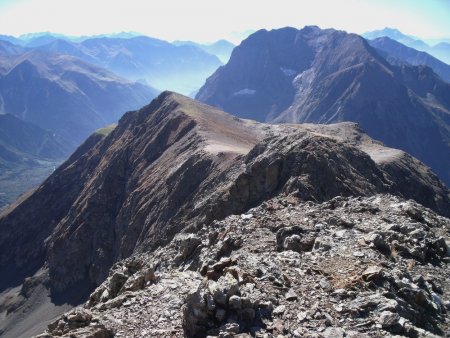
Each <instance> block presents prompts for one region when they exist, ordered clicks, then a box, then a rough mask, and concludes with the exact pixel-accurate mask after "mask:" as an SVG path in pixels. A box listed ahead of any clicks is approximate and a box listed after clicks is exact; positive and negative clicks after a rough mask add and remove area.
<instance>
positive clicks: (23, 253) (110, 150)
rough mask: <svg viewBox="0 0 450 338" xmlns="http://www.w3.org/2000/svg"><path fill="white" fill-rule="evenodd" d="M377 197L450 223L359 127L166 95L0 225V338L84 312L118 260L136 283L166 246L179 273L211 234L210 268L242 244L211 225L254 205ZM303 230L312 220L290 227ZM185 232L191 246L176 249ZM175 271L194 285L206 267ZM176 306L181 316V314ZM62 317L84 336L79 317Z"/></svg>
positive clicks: (420, 171) (434, 189)
mask: <svg viewBox="0 0 450 338" xmlns="http://www.w3.org/2000/svg"><path fill="white" fill-rule="evenodd" d="M377 193H384V194H393V195H396V196H400V197H401V198H406V199H414V200H416V201H418V202H419V203H423V204H424V205H426V206H428V207H430V208H432V209H433V210H435V211H436V212H439V213H441V214H443V215H448V214H449V210H450V201H449V196H448V194H449V191H448V189H447V188H446V187H445V186H444V185H443V184H442V183H441V182H440V181H439V180H438V179H437V177H436V176H435V175H434V174H433V173H432V172H431V171H430V170H429V169H428V168H427V167H425V166H424V165H423V164H421V163H420V162H419V161H417V160H416V159H414V158H412V157H411V156H409V155H407V154H405V153H404V152H402V151H399V150H395V149H389V148H386V147H384V146H382V145H381V144H380V143H379V142H376V141H374V140H372V139H370V138H369V137H367V136H366V135H364V133H363V132H362V131H361V130H360V129H358V128H357V126H356V125H355V124H352V123H343V124H337V125H330V126H315V125H266V124H261V123H257V122H255V121H249V120H242V119H239V118H236V117H234V116H231V115H228V114H226V113H224V112H222V111H219V110H217V109H215V108H213V107H210V106H207V105H205V104H202V103H199V102H197V101H194V100H191V99H189V98H187V97H184V96H181V95H178V94H175V93H170V92H164V93H162V94H161V95H160V96H159V97H158V98H156V99H155V100H153V101H152V102H151V103H150V104H149V105H148V106H145V107H143V108H142V109H140V110H139V111H135V112H129V113H127V114H125V115H124V116H123V117H122V118H121V119H120V121H119V123H118V125H117V126H116V127H115V128H110V129H109V130H108V132H101V133H96V134H94V135H92V136H91V137H90V138H88V139H87V140H86V142H85V143H84V144H83V145H82V146H80V148H78V150H77V151H76V152H75V153H74V154H73V155H72V156H71V157H70V158H69V159H68V160H67V161H66V162H65V163H64V164H62V165H61V166H60V167H59V168H58V169H56V171H55V172H54V173H53V174H52V175H51V176H50V177H49V178H48V179H47V180H46V181H45V182H44V183H43V184H42V185H41V186H40V187H39V188H38V189H37V190H35V191H34V192H32V193H30V194H29V195H28V196H25V197H24V198H22V199H21V200H20V201H18V202H17V203H16V204H15V205H14V206H11V207H9V208H8V209H6V210H5V211H4V212H3V213H2V214H1V216H0V249H1V250H0V272H1V274H2V276H7V278H4V279H2V281H1V282H2V284H1V286H2V288H1V289H0V290H1V291H0V294H1V297H0V309H1V310H2V312H3V313H2V318H3V320H2V322H1V327H0V330H3V332H4V337H13V336H18V335H24V336H25V335H28V336H29V335H32V334H34V333H36V332H39V331H42V330H44V328H45V323H46V322H48V320H50V319H52V318H53V317H54V316H55V315H56V314H57V313H58V312H59V313H62V312H64V311H66V310H67V307H64V306H69V305H72V306H73V305H76V304H79V303H80V302H82V301H85V300H87V295H88V294H89V292H91V291H93V290H94V288H95V287H97V286H99V285H100V284H101V283H102V282H104V281H105V279H107V278H108V275H109V271H110V268H111V267H112V266H113V265H114V263H116V262H118V261H120V260H122V259H125V258H127V257H130V261H134V262H136V265H135V266H134V268H133V267H132V265H133V263H130V264H129V265H127V266H130V271H135V272H136V271H138V270H139V269H140V268H141V267H143V266H142V265H141V263H139V262H140V261H139V258H138V257H140V255H142V254H143V253H151V252H156V251H155V250H157V249H158V248H161V247H164V246H167V245H176V246H177V247H178V248H180V250H181V251H182V253H181V254H180V255H179V257H178V254H176V253H175V254H173V255H172V258H174V259H175V261H177V262H182V261H184V260H185V259H187V258H188V257H190V256H191V254H192V253H193V249H192V245H194V246H195V245H197V246H198V244H199V242H198V239H194V238H193V237H192V236H190V235H189V233H191V234H192V233H197V232H199V231H202V229H206V228H209V227H213V228H215V229H216V230H217V231H216V235H214V234H212V233H211V236H212V237H211V242H212V243H213V242H214V243H216V240H220V241H221V243H222V244H221V249H220V250H219V251H220V252H219V254H218V255H219V256H223V255H225V256H227V255H229V254H230V253H231V252H232V251H233V250H235V249H236V248H238V247H239V246H240V245H241V244H239V243H241V242H240V240H239V237H227V233H226V232H222V228H221V227H220V226H219V225H217V223H216V222H218V221H220V220H222V219H225V218H226V217H227V216H230V215H238V214H241V213H245V212H248V211H249V209H251V208H253V207H257V206H258V205H267V208H270V205H271V204H270V202H268V203H269V204H265V201H269V200H270V199H272V198H275V199H276V198H277V197H278V198H282V196H288V195H289V196H291V198H293V199H296V200H299V201H303V202H302V203H306V204H305V205H315V204H316V203H321V202H325V201H329V200H331V199H333V198H335V197H337V196H344V197H345V196H346V197H348V196H366V197H368V196H374V195H375V194H377ZM341 198H342V197H341ZM398 208H401V207H400V206H398ZM268 210H269V209H268ZM408 210H409V209H408ZM414 210H415V209H412V208H411V210H410V211H408V212H409V213H410V214H411V215H413V216H414V217H416V219H422V218H420V217H427V218H426V219H427V220H429V222H432V219H431V216H430V217H428V216H425V214H417V213H415V211H414ZM366 211H367V212H373V213H375V214H376V213H377V211H376V210H375V209H370V208H369V206H366V208H358V209H355V210H354V212H355V213H362V212H366ZM249 212H250V213H251V212H252V211H249ZM430 212H431V211H430ZM420 215H422V216H420ZM246 217H248V216H246ZM307 217H312V219H315V216H314V217H313V215H312V214H311V215H308V216H306V214H302V215H301V216H296V217H295V219H296V220H298V221H299V222H300V221H301V220H302V219H303V220H307V219H308V218H307ZM387 217H388V216H387ZM436 217H437V216H436ZM273 221H276V219H275V218H274V219H273ZM270 222H272V221H270ZM330 222H331V221H330ZM358 222H359V221H358ZM385 222H394V223H393V224H396V223H395V221H394V220H389V219H388V218H386V219H385ZM271 224H273V225H274V227H275V228H274V231H276V230H275V229H276V228H277V227H278V225H275V224H274V223H273V222H272V223H271ZM339 224H340V223H339ZM377 224H378V223H377ZM401 224H403V222H402V223H401ZM429 224H430V225H431V223H429ZM361 226H362V225H361ZM240 228H242V229H244V228H245V226H242V227H241V226H240ZM358 229H359V226H358ZM427 229H430V226H427ZM183 232H184V233H186V234H187V237H186V238H187V240H186V241H181V242H180V239H179V238H180V237H177V236H178V235H180V234H182V233H183ZM189 236H190V237H189ZM189 238H192V241H190V239H189ZM172 240H173V241H172ZM200 242H201V241H200ZM170 243H172V244H170ZM176 243H178V244H176ZM261 244H263V243H261ZM182 247H184V248H182ZM194 249H195V247H194ZM350 255H351V254H350ZM132 257H135V258H132ZM158 257H159V258H161V259H162V260H161V261H158V262H159V263H157V264H156V260H158V259H159V258H158ZM154 258H155V265H152V266H151V269H158V271H162V270H164V269H165V267H166V262H167V263H168V264H169V262H170V261H167V260H165V259H164V257H161V256H154ZM207 262H208V260H205V264H208V263H207ZM120 264H121V263H119V265H114V269H120ZM149 264H153V263H151V262H150V261H149ZM205 269H207V267H206V266H205ZM184 270H186V271H187V270H191V272H192V274H194V275H196V276H200V275H198V273H199V271H200V270H202V267H201V266H200V265H192V266H191V268H189V269H184ZM114 271H115V270H114ZM152 271H153V272H152ZM194 271H195V272H194ZM205 272H206V270H205ZM125 273H126V274H128V272H126V271H125V270H124V272H123V274H122V275H120V274H119V275H116V276H113V274H115V272H111V275H109V276H110V278H109V281H111V283H112V284H111V285H112V286H111V289H109V291H105V290H104V289H102V290H100V291H99V292H97V296H93V298H92V299H93V301H94V302H96V299H99V298H98V297H100V298H101V299H103V300H104V301H107V300H109V299H110V298H114V297H115V296H116V295H118V292H119V290H120V289H121V287H122V286H123V285H124V283H125V281H126V279H127V278H128V277H127V276H126V275H125ZM146 281H149V282H150V281H155V276H154V270H148V271H147V273H146V274H145V276H144V275H143V277H142V278H140V279H139V280H138V281H137V282H136V285H135V286H131V287H130V289H129V290H133V289H134V290H138V289H139V288H140V286H139V285H141V286H142V285H144V284H145V282H146ZM130 283H131V280H130ZM160 286H162V285H160ZM186 287H187V285H186ZM176 288H177V287H174V289H176ZM161 292H164V293H166V294H167V293H168V289H165V288H162V289H161ZM83 297H85V298H84V299H83ZM125 297H126V296H125ZM143 301H145V300H144V299H143ZM112 302H114V301H112ZM112 302H111V303H110V305H112ZM174 304H175V303H174ZM176 304H177V305H176V307H177V309H178V310H177V311H180V308H181V305H182V303H180V302H177V303H176ZM63 305H64V306H63ZM99 306H100V305H99ZM112 306H114V305H112ZM174 306H175V305H174ZM194 312H195V311H194ZM70 318H72V319H68V320H71V321H77V322H80V326H83V325H84V324H81V322H82V321H84V319H83V318H84V316H82V317H70ZM75 318H78V319H75ZM147 321H148V322H157V321H153V320H150V321H149V320H147ZM64 325H65V324H64V323H63V324H62V327H61V328H60V329H61V330H65V328H64ZM69 326H70V325H69ZM75 326H76V327H80V326H77V325H75ZM52 327H53V326H52ZM71 327H72V328H73V327H74V326H73V325H72V326H71ZM166 327H167V326H166ZM53 329H54V330H56V327H53ZM93 329H95V327H93ZM146 334H148V335H151V333H142V334H141V335H144V336H145V335H146ZM161 335H162V336H164V334H161ZM108 337H109V336H108Z"/></svg>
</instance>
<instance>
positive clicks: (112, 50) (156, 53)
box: [38, 36, 222, 93]
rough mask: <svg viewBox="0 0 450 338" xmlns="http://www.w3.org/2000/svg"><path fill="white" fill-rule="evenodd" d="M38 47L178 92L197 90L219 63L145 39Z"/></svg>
mask: <svg viewBox="0 0 450 338" xmlns="http://www.w3.org/2000/svg"><path fill="white" fill-rule="evenodd" d="M38 48H39V49H40V50H43V51H48V52H52V53H60V54H69V55H73V56H76V57H79V58H81V59H82V60H84V61H86V62H89V63H94V64H96V65H98V66H101V67H104V68H106V69H108V70H110V71H112V72H114V73H116V74H118V75H121V76H123V77H125V78H128V79H131V80H135V81H140V82H143V83H148V84H150V85H151V86H152V87H155V88H158V89H171V90H176V91H180V92H182V93H191V92H193V91H194V90H197V89H198V88H200V86H201V85H202V84H203V83H204V81H205V79H206V78H207V77H208V76H209V75H211V74H212V73H213V72H214V71H215V70H216V69H217V67H219V66H220V65H221V64H222V63H221V62H220V60H219V59H218V58H217V57H216V56H214V55H211V54H208V53H206V52H205V51H203V50H202V49H200V48H198V47H196V46H189V45H183V46H175V45H172V44H170V43H169V42H166V41H163V40H158V39H153V38H149V37H145V36H139V37H133V38H126V39H125V38H109V37H103V38H92V39H87V40H84V41H82V42H80V43H75V42H71V41H67V40H61V39H58V40H54V41H52V42H50V43H49V44H46V45H41V46H39V47H38Z"/></svg>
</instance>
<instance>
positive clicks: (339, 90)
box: [196, 27, 450, 184]
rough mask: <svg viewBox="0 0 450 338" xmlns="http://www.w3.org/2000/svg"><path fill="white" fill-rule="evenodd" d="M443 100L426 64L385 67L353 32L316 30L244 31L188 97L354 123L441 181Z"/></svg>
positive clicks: (251, 114) (448, 175) (263, 113)
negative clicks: (240, 39)
mask: <svg viewBox="0 0 450 338" xmlns="http://www.w3.org/2000/svg"><path fill="white" fill-rule="evenodd" d="M449 97H450V84H448V83H446V82H444V81H443V80H441V79H440V78H439V77H438V76H437V75H436V74H435V73H433V71H432V70H431V69H430V68H427V67H423V66H420V67H413V66H405V65H402V66H399V67H397V66H393V65H391V64H389V63H388V62H387V61H386V60H385V59H384V58H383V57H382V56H380V55H379V54H378V53H377V52H376V51H375V50H374V49H373V48H372V47H371V46H370V45H369V44H368V43H367V42H366V40H364V39H363V38H361V37H360V36H357V35H354V34H347V33H345V32H341V31H336V30H321V29H319V28H317V27H305V28H304V29H302V30H296V29H293V28H285V29H279V30H273V31H270V32H268V31H265V30H262V31H259V32H257V33H255V34H253V35H251V36H250V37H249V38H248V39H247V40H245V41H243V42H242V43H241V45H240V46H238V47H236V48H235V49H234V51H233V54H232V56H231V59H230V61H229V62H228V64H227V65H225V66H223V67H221V68H220V69H218V70H217V72H216V73H215V74H213V75H212V76H211V77H210V78H209V79H208V80H207V82H206V83H205V85H204V86H203V87H202V88H201V89H200V91H199V93H198V94H197V96H196V98H197V99H199V100H200V101H203V102H206V103H208V104H211V105H214V106H217V107H220V108H221V109H224V110H225V111H228V112H231V113H234V114H236V115H238V116H240V117H245V118H252V119H256V120H259V121H269V122H295V123H303V122H313V123H335V122H341V121H353V122H357V123H358V124H360V126H361V127H362V128H363V129H364V130H365V131H366V132H367V133H368V134H369V135H370V136H371V137H374V138H375V139H378V140H380V141H383V142H385V143H386V144H387V145H388V146H392V147H396V148H400V149H402V150H405V151H407V152H409V153H411V154H412V155H414V156H416V157H418V158H419V159H421V160H422V161H424V162H425V163H426V164H427V165H429V166H430V167H431V168H433V170H434V171H435V172H436V173H438V175H439V176H440V177H441V178H442V179H443V180H444V181H445V182H447V183H448V184H449V183H450V172H449V168H450V157H449V156H448V154H449V152H450V148H449V144H450V143H449V142H450V132H449V131H450V101H449Z"/></svg>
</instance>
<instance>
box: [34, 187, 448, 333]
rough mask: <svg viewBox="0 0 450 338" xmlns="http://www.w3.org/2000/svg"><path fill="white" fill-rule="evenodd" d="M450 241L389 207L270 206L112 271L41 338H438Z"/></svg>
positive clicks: (402, 208) (405, 211)
mask: <svg viewBox="0 0 450 338" xmlns="http://www.w3.org/2000/svg"><path fill="white" fill-rule="evenodd" d="M449 234H450V220H449V219H447V218H443V217H441V216H437V215H436V214H435V213H433V212H432V211H430V210H429V209H426V208H424V207H422V206H421V205H419V204H417V203H415V202H412V201H404V200H401V199H399V198H397V197H393V196H390V195H376V196H374V197H369V198H365V197H358V198H342V197H336V198H334V199H332V200H330V201H328V202H325V203H322V204H316V203H313V202H306V203H305V202H301V203H300V202H299V201H298V200H297V199H295V198H293V197H290V196H287V197H280V198H276V199H272V200H269V201H267V202H263V203H262V204H261V205H260V206H259V207H257V208H254V209H251V210H250V211H248V212H247V213H246V214H242V215H233V216H229V217H227V218H226V219H224V220H222V221H215V222H213V223H212V224H211V225H209V226H204V225H201V224H199V225H198V228H195V229H194V228H192V229H189V232H186V233H181V234H178V235H177V236H176V237H175V238H174V239H173V240H172V242H171V243H170V244H169V245H167V246H165V247H161V248H159V249H158V250H156V251H155V252H153V253H151V254H141V255H137V256H134V257H131V258H129V259H126V260H124V261H121V262H119V263H117V264H116V265H115V266H114V267H113V268H112V269H111V271H110V275H109V277H108V279H107V280H106V281H105V282H104V283H103V284H102V285H101V286H99V287H98V288H97V289H96V290H95V292H94V293H93V294H92V295H91V297H90V300H89V301H88V302H87V303H86V304H85V305H84V306H82V307H79V308H76V309H74V310H73V311H71V312H70V313H68V314H65V315H64V316H62V317H61V318H59V319H58V320H56V321H55V322H54V323H52V324H50V325H49V327H48V330H47V332H46V333H44V334H42V335H40V336H39V337H54V336H64V337H183V336H187V337H206V336H210V337H241V338H243V337H325V338H334V337H354V338H356V337H358V338H363V337H395V336H396V337H434V336H437V337H438V336H445V335H446V334H449V333H450V322H449V320H450V317H449V315H448V312H449V311H450V283H449V282H448V281H449V277H450V270H449V269H448V265H449V263H450V252H449V247H448V245H449V242H448V239H449Z"/></svg>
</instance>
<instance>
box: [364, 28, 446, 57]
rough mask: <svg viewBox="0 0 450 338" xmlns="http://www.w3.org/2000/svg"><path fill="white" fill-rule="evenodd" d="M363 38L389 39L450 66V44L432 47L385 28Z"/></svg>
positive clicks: (444, 43)
mask: <svg viewBox="0 0 450 338" xmlns="http://www.w3.org/2000/svg"><path fill="white" fill-rule="evenodd" d="M362 36H363V37H365V38H366V39H368V40H374V39H377V38H382V37H388V38H390V39H392V40H395V41H398V42H400V43H401V44H403V45H406V46H408V47H411V48H414V49H416V50H419V51H423V52H427V53H428V54H431V55H433V56H434V57H435V58H438V59H439V60H441V61H442V62H445V63H447V64H449V65H450V43H448V42H440V43H438V44H436V45H434V46H430V45H428V44H426V43H425V42H423V41H421V40H418V39H416V38H414V37H411V36H408V35H405V34H403V33H402V32H400V31H399V30H398V29H395V28H385V29H381V30H376V31H372V32H367V33H364V34H362Z"/></svg>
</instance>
